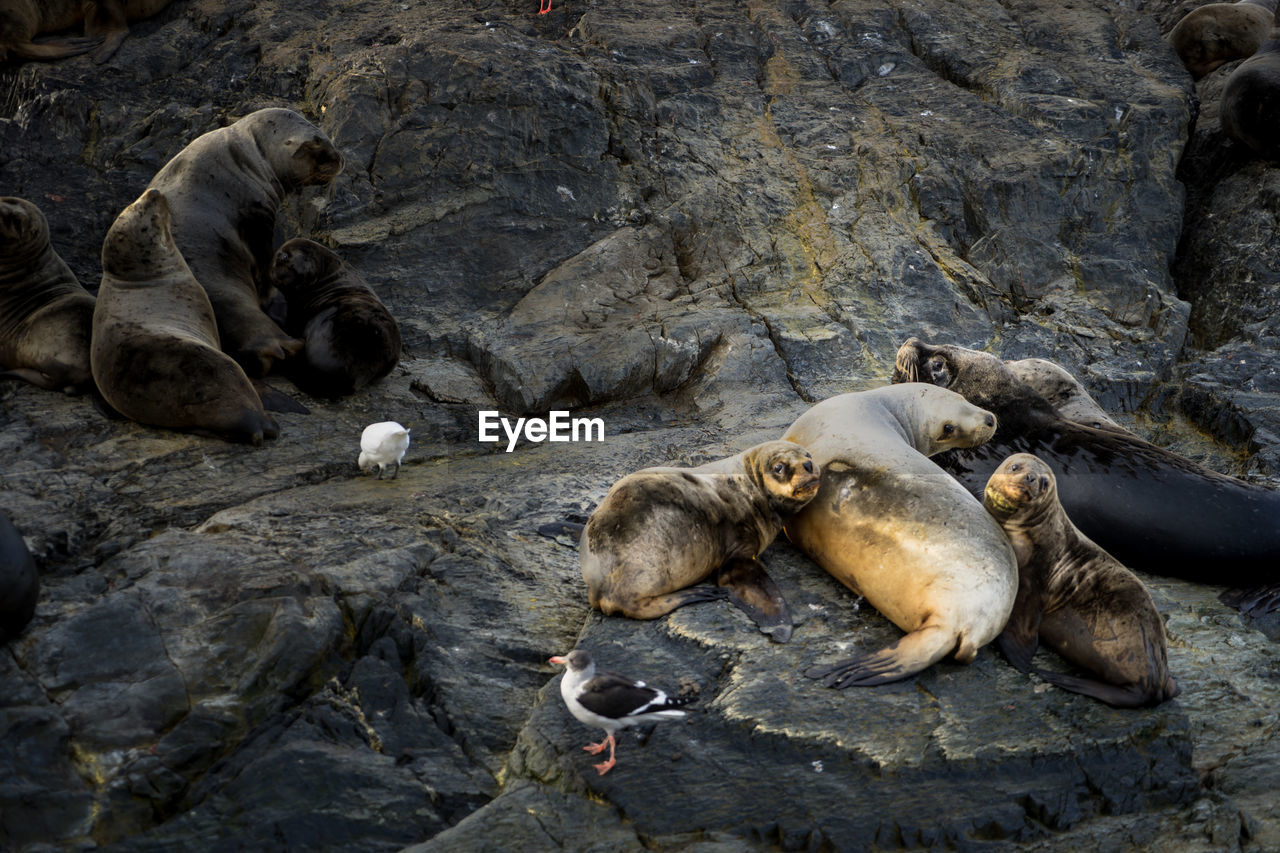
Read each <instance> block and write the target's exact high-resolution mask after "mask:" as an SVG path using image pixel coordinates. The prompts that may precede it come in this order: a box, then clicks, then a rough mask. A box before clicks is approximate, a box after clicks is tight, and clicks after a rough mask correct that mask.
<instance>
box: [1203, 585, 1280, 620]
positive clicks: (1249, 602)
mask: <svg viewBox="0 0 1280 853" xmlns="http://www.w3.org/2000/svg"><path fill="white" fill-rule="evenodd" d="M1218 600H1219V601H1221V602H1222V603H1223V604H1225V605H1227V606H1228V607H1234V608H1235V609H1237V610H1239V611H1240V612H1241V613H1243V614H1244V615H1246V616H1263V615H1265V614H1267V613H1274V612H1275V611H1277V610H1280V584H1268V585H1267V586H1259V587H1252V588H1250V589H1228V590H1226V591H1224V592H1223V593H1222V594H1221V595H1219V596H1218Z"/></svg>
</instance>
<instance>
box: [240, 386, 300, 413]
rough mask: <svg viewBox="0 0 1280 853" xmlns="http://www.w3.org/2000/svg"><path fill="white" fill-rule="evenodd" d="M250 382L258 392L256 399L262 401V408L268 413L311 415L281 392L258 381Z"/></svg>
mask: <svg viewBox="0 0 1280 853" xmlns="http://www.w3.org/2000/svg"><path fill="white" fill-rule="evenodd" d="M251 381H252V382H253V390H255V391H257V392H258V399H260V400H262V408H264V409H266V410H267V411H268V412H292V413H294V414H297V415H309V414H311V410H310V409H308V408H307V407H306V406H304V405H302V404H301V403H299V402H298V401H297V400H295V399H293V398H292V397H290V396H289V395H288V394H286V393H284V392H283V391H280V390H278V389H276V388H272V387H271V386H270V385H268V384H267V383H265V382H263V381H262V380H260V379H254V380H251Z"/></svg>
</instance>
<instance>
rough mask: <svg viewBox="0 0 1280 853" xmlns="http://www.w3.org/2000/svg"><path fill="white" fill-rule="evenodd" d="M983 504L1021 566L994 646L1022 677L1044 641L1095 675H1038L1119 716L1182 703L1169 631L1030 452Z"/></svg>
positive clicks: (1000, 474)
mask: <svg viewBox="0 0 1280 853" xmlns="http://www.w3.org/2000/svg"><path fill="white" fill-rule="evenodd" d="M983 505H984V506H985V507H986V508H987V511H988V512H990V513H991V515H992V517H994V518H995V520H996V521H997V522H999V523H1000V526H1001V527H1002V528H1004V532H1005V533H1006V534H1008V536H1009V541H1010V543H1012V545H1013V553H1014V554H1015V555H1016V556H1017V558H1018V597H1017V598H1016V599H1015V601H1014V603H1013V612H1012V613H1011V614H1010V615H1009V622H1008V624H1006V625H1005V629H1004V631H1003V632H1001V634H1000V637H999V639H998V643H999V645H1000V650H1001V651H1002V652H1004V654H1005V657H1007V658H1008V659H1009V662H1010V663H1012V664H1013V665H1014V666H1015V667H1017V669H1018V670H1019V671H1021V672H1027V671H1028V670H1030V668H1031V658H1032V656H1034V655H1035V653H1036V647H1037V645H1038V644H1039V642H1040V640H1043V641H1044V644H1045V645H1046V646H1048V647H1049V648H1051V649H1053V650H1054V651H1056V652H1057V653H1058V654H1060V655H1062V657H1064V658H1066V659H1067V660H1068V661H1070V662H1071V663H1074V664H1076V665H1078V666H1081V667H1083V668H1084V669H1086V670H1088V671H1089V672H1091V673H1093V674H1095V675H1096V676H1098V677H1097V678H1079V677H1076V676H1071V675H1063V674H1062V673H1058V672H1051V671H1046V670H1040V669H1037V670H1036V674H1038V675H1039V676H1040V677H1041V678H1043V679H1044V680H1045V681H1048V682H1049V683H1050V684H1054V685H1057V686H1058V687H1061V688H1062V689H1064V690H1070V691H1071V692H1073V693H1083V694H1084V695H1085V696H1092V697H1093V698H1094V699H1099V700H1101V701H1103V702H1106V703H1107V704H1108V705H1113V706H1115V707H1117V708H1140V707H1143V706H1147V705H1158V704H1160V703H1161V702H1163V701H1164V700H1166V699H1172V698H1173V697H1174V696H1177V695H1178V684H1177V682H1176V681H1174V680H1173V677H1172V676H1170V675H1169V661H1168V654H1167V651H1166V648H1165V634H1164V623H1163V622H1162V621H1161V620H1160V614H1159V613H1157V612H1156V606H1155V604H1154V603H1153V602H1152V601H1151V595H1150V594H1149V593H1148V592H1147V588H1146V587H1145V586H1143V585H1142V581H1140V580H1138V577H1137V575H1135V574H1134V573H1133V572H1131V571H1129V570H1128V569H1126V568H1125V567H1124V566H1122V565H1121V564H1120V562H1119V561H1118V560H1117V559H1116V558H1115V557H1112V556H1111V555H1110V554H1108V553H1107V552H1106V551H1104V550H1102V549H1101V548H1099V547H1098V546H1097V545H1095V544H1094V543H1093V541H1092V540H1091V539H1089V537H1087V536H1085V535H1084V534H1083V533H1081V532H1080V530H1079V528H1077V527H1076V526H1075V525H1074V524H1072V523H1071V519H1070V518H1068V517H1067V513H1066V511H1065V510H1063V508H1062V504H1061V503H1059V501H1058V488H1057V484H1056V481H1055V479H1054V476H1053V471H1051V470H1050V469H1049V466H1048V465H1046V464H1045V463H1044V461H1043V460H1041V459H1038V458H1037V457H1035V456H1032V455H1031V454H1029V453H1015V454H1014V455H1013V456H1010V457H1009V458H1008V459H1006V460H1004V462H1002V463H1000V467H998V468H996V470H995V473H993V474H992V475H991V479H990V480H988V481H987V486H986V489H985V491H984V494H983Z"/></svg>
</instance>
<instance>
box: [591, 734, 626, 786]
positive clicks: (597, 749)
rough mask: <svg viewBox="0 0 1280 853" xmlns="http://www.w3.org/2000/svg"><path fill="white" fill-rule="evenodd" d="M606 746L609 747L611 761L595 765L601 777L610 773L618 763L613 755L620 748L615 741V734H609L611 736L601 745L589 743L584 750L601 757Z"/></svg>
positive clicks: (601, 742)
mask: <svg viewBox="0 0 1280 853" xmlns="http://www.w3.org/2000/svg"><path fill="white" fill-rule="evenodd" d="M606 746H607V747H609V760H608V761H602V762H600V763H599V764H597V765H595V768H596V772H597V773H599V774H600V775H601V776H603V775H604V774H606V773H608V772H609V770H610V769H611V768H612V767H613V765H615V764H617V763H618V759H617V758H616V757H615V756H614V754H613V753H614V750H615V749H616V748H617V746H618V744H617V741H615V740H614V739H613V732H609V736H608V737H607V738H605V739H604V740H602V741H600V742H599V743H589V744H587V745H586V746H584V747H583V749H585V750H586V751H587V752H589V753H591V754H592V755H599V754H600V753H602V752H604V748H605V747H606Z"/></svg>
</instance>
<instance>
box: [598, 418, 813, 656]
mask: <svg viewBox="0 0 1280 853" xmlns="http://www.w3.org/2000/svg"><path fill="white" fill-rule="evenodd" d="M817 491H818V466H817V465H815V464H814V462H813V460H812V459H811V458H810V456H809V452H808V451H807V450H805V449H804V448H803V447H801V446H799V445H797V444H795V443H793V442H790V441H766V442H764V443H763V444H757V445H756V446H755V447H752V448H750V449H748V450H744V451H743V452H741V453H739V454H737V455H736V456H730V457H729V458H727V459H719V460H716V461H715V462H708V463H707V464H705V465H699V466H698V467H696V468H666V467H662V468H645V469H643V470H641V471H637V472H635V473H634V474H628V475H627V476H625V477H623V478H622V479H621V480H619V481H618V482H616V483H614V484H613V488H611V489H609V493H608V494H607V495H605V497H604V500H603V501H601V502H600V506H598V507H596V510H595V512H593V513H592V514H591V517H590V518H589V519H588V520H587V525H586V527H585V528H583V531H582V539H581V541H580V544H579V546H578V556H579V560H580V562H581V564H582V578H583V580H585V581H586V582H587V596H588V599H589V600H590V602H591V606H592V607H595V608H597V609H598V610H600V611H601V612H603V613H608V614H613V613H620V614H622V615H623V616H629V617H631V618H632V619H656V618H658V617H659V616H662V615H665V614H667V613H670V612H671V611H672V610H675V609H676V608H677V607H682V606H684V605H686V604H692V603H694V602H696V601H711V600H715V599H722V598H728V599H729V601H731V602H732V603H733V604H734V605H736V606H737V607H738V608H740V609H741V610H743V611H744V612H745V613H746V614H747V615H748V616H750V617H751V618H752V620H754V621H755V623H756V624H757V625H758V626H759V627H760V630H761V631H763V632H764V633H766V634H768V635H769V636H770V637H772V638H773V639H774V640H777V641H778V642H786V641H787V640H788V639H790V638H791V612H790V610H789V609H788V607H787V603H786V601H785V600H784V599H783V597H782V593H781V592H779V590H778V587H777V586H776V585H775V584H774V582H773V580H772V579H771V578H770V577H769V576H768V574H766V573H765V570H764V566H763V565H762V564H761V563H760V560H759V557H760V552H762V551H763V550H764V549H765V548H766V547H768V545H769V543H771V542H772V541H773V540H774V537H776V536H777V535H778V531H779V530H781V529H782V521H783V518H785V517H786V516H789V515H791V514H792V513H794V512H795V511H796V510H798V509H800V508H801V507H802V506H804V505H805V504H806V503H808V502H809V500H811V499H812V498H813V496H814V495H815V494H816V493H817ZM712 576H715V579H716V584H717V585H716V586H706V585H702V586H694V584H698V583H700V582H701V581H703V580H706V579H707V578H709V577H712Z"/></svg>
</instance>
